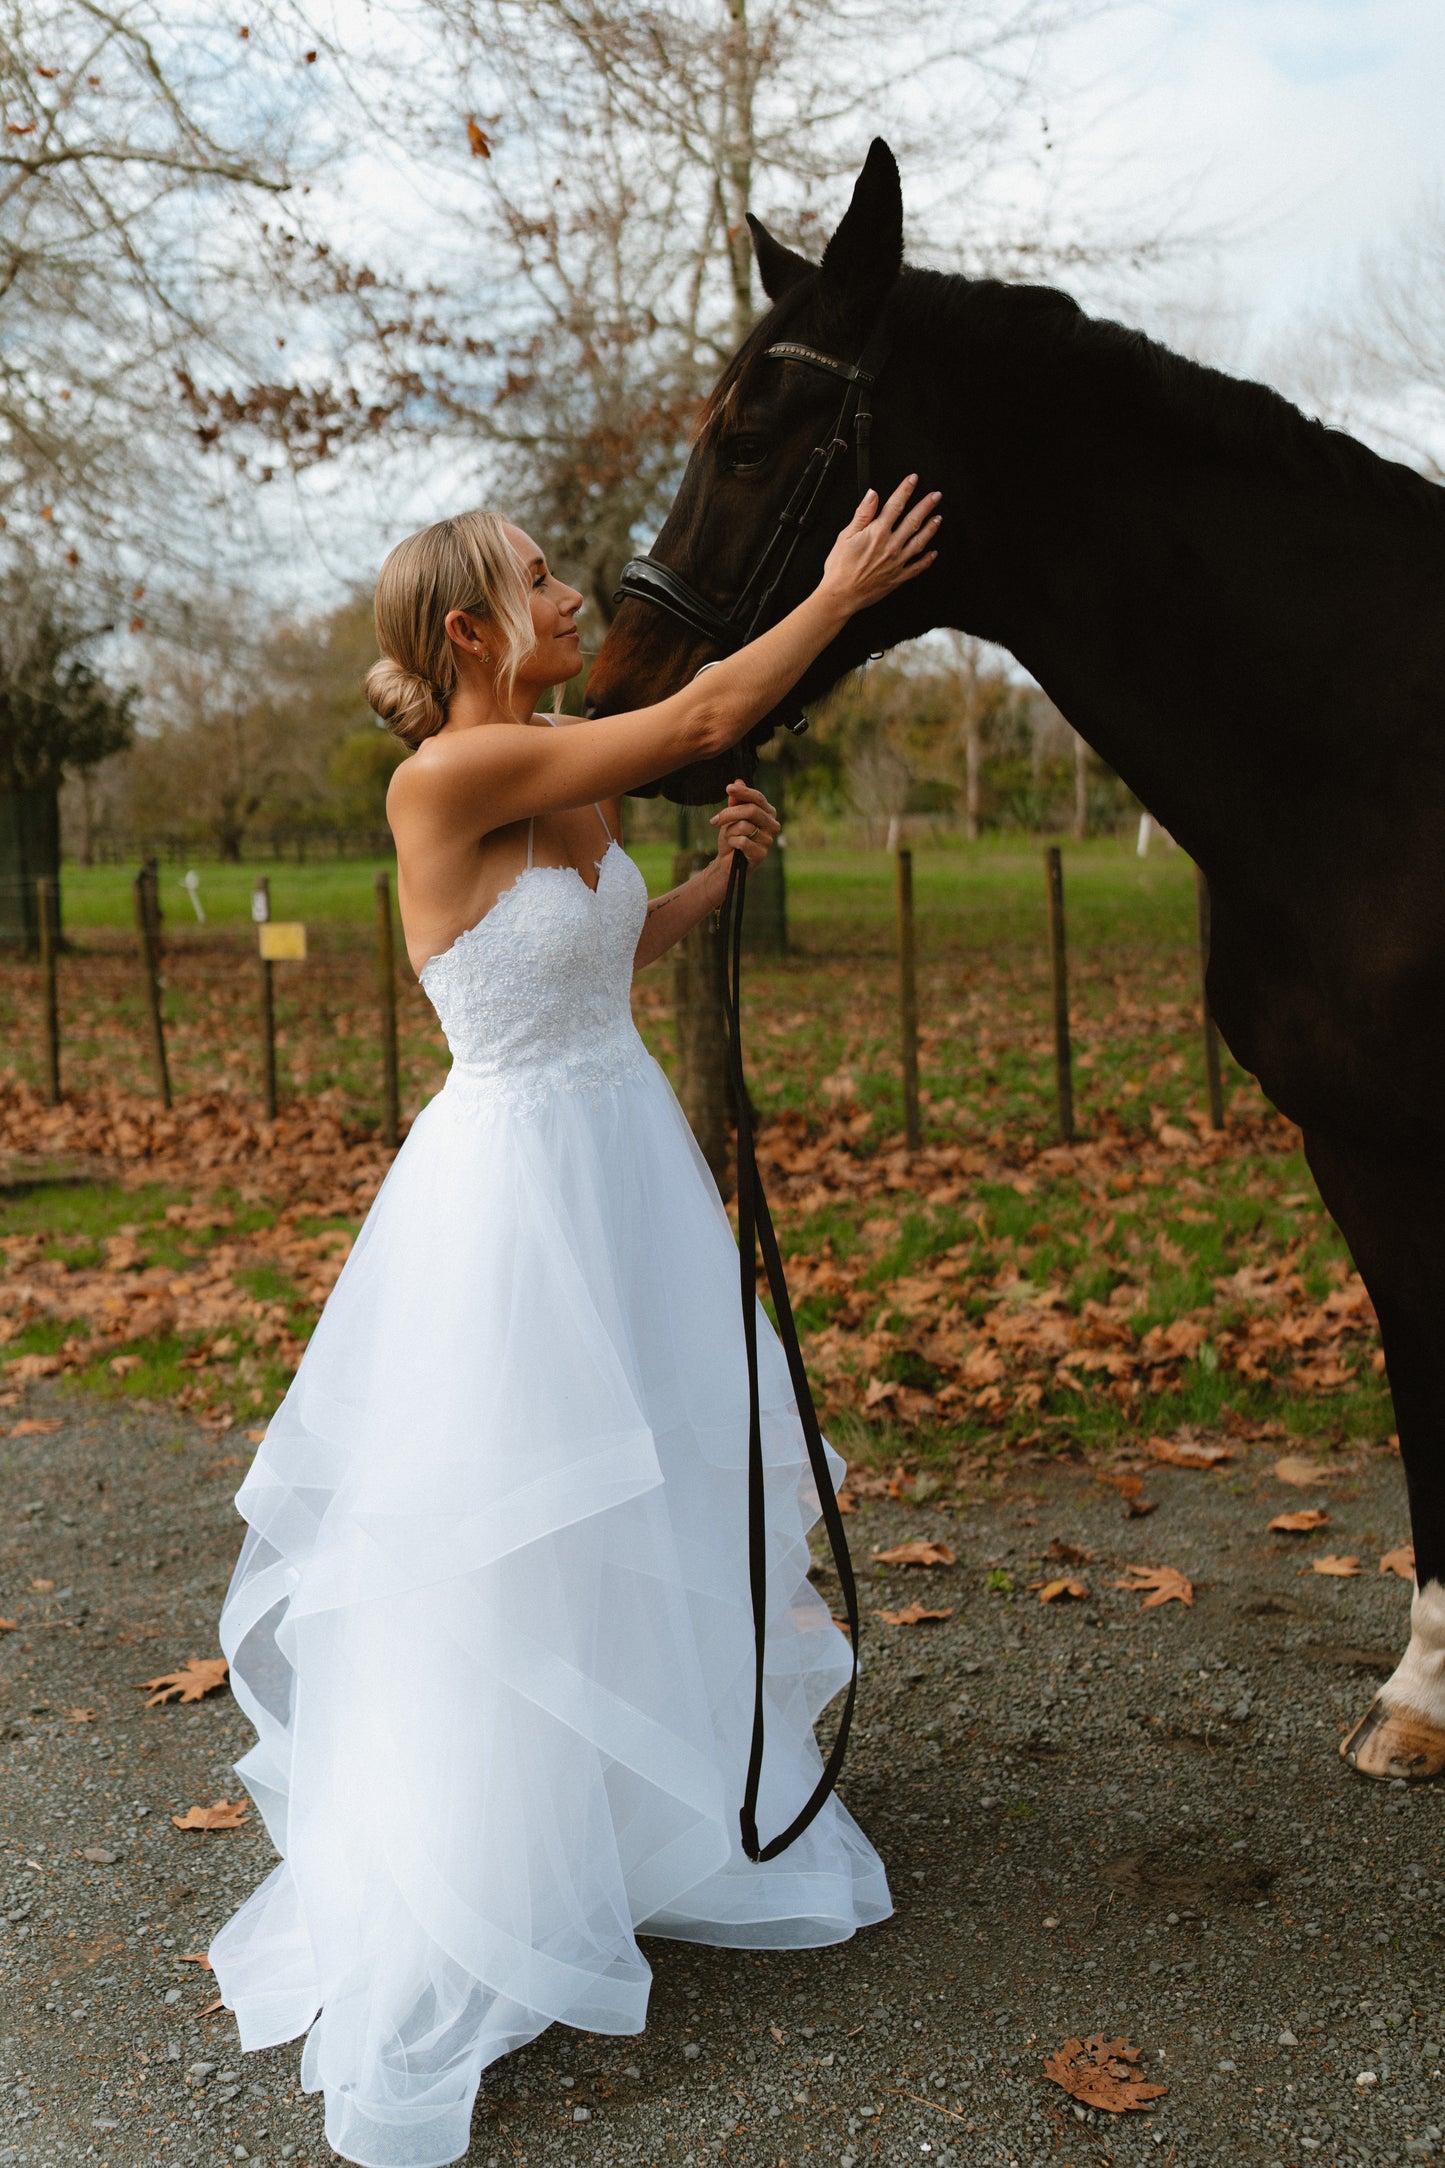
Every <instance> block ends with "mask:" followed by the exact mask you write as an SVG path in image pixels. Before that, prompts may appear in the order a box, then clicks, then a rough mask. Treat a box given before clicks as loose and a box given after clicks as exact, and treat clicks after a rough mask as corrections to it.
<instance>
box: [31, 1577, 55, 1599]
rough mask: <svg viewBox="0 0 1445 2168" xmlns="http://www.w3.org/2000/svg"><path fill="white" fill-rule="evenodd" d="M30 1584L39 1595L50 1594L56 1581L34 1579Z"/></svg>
mask: <svg viewBox="0 0 1445 2168" xmlns="http://www.w3.org/2000/svg"><path fill="white" fill-rule="evenodd" d="M30 1586H31V1587H32V1588H33V1589H34V1591H35V1593H36V1595H37V1596H48V1595H49V1594H50V1591H51V1590H52V1589H53V1588H54V1586H55V1583H54V1582H53V1581H46V1580H40V1581H32V1582H31V1584H30Z"/></svg>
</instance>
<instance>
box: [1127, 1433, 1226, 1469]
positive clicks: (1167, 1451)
mask: <svg viewBox="0 0 1445 2168" xmlns="http://www.w3.org/2000/svg"><path fill="white" fill-rule="evenodd" d="M1144 1450H1145V1452H1146V1453H1147V1454H1148V1455H1149V1458H1150V1459H1151V1460H1162V1461H1164V1462H1166V1463H1167V1465H1168V1466H1169V1467H1171V1468H1217V1467H1218V1465H1219V1463H1220V1462H1221V1461H1222V1460H1233V1458H1234V1447H1233V1446H1232V1445H1215V1444H1212V1443H1206V1442H1205V1440H1204V1439H1202V1438H1146V1439H1145V1441H1144Z"/></svg>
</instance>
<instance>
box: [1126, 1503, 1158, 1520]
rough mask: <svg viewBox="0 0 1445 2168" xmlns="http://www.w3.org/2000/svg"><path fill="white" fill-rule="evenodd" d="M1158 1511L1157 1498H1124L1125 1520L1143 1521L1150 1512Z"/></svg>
mask: <svg viewBox="0 0 1445 2168" xmlns="http://www.w3.org/2000/svg"><path fill="white" fill-rule="evenodd" d="M1158 1511H1159V1501H1158V1499H1157V1498H1126V1499H1125V1500H1124V1518H1125V1520H1126V1521H1145V1520H1147V1519H1148V1518H1149V1515H1150V1514H1151V1513H1157V1512H1158Z"/></svg>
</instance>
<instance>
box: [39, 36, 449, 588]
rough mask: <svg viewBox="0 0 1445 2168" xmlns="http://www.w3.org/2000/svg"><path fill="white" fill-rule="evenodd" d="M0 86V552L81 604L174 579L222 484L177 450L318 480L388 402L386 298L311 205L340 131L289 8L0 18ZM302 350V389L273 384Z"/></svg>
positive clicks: (330, 66)
mask: <svg viewBox="0 0 1445 2168" xmlns="http://www.w3.org/2000/svg"><path fill="white" fill-rule="evenodd" d="M323 78H324V81H323V80H321V79H323ZM0 86H3V94H4V109H5V129H4V133H3V134H0V514H3V520H4V546H5V547H6V548H7V549H12V550H13V548H14V547H15V546H17V545H19V546H23V547H25V548H28V549H29V550H31V551H32V552H34V553H36V554H38V555H39V556H41V557H43V558H46V559H48V560H49V561H50V562H52V563H53V564H54V565H55V566H56V567H57V569H58V570H59V571H61V572H62V573H63V572H64V571H65V570H66V569H67V568H68V569H71V570H73V571H74V572H75V574H76V577H77V581H79V582H83V583H84V584H85V585H86V586H87V588H88V589H90V590H91V591H93V588H94V583H95V581H96V579H97V577H98V576H99V575H100V574H102V573H103V572H109V571H113V570H116V568H119V569H120V570H122V571H127V572H128V573H129V576H130V579H131V582H132V584H134V582H135V573H136V570H137V568H138V567H140V566H144V565H146V564H147V563H152V564H156V563H158V564H161V565H168V566H169V567H170V568H172V569H173V570H174V569H176V568H178V567H179V568H182V569H184V568H186V567H188V566H192V565H194V563H195V561H196V557H197V555H198V554H199V553H200V552H201V550H202V549H206V548H208V547H214V545H215V543H216V541H217V540H218V539H219V537H218V535H217V533H216V531H215V529H212V530H211V531H210V532H209V533H206V534H205V535H204V539H202V528H201V521H202V519H203V517H204V515H205V513H206V511H207V498H208V497H209V498H214V497H215V496H216V495H217V494H218V493H222V492H223V491H224V487H225V482H226V477H227V475H228V474H229V475H231V476H232V477H233V478H234V475H235V467H234V464H233V462H232V461H231V460H230V459H229V458H227V459H226V460H225V461H222V460H220V459H216V460H213V461H212V463H211V465H210V468H209V470H208V472H207V475H206V485H207V486H206V489H205V490H204V491H201V490H200V489H198V487H197V483H198V479H199V470H198V469H197V467H196V466H195V463H194V462H190V463H188V462H187V461H186V459H185V457H184V454H185V452H186V450H187V449H189V450H191V451H194V450H196V449H198V448H204V447H206V446H212V447H219V446H221V445H222V444H223V443H228V441H229V439H230V438H231V437H232V435H233V434H234V432H235V431H236V430H238V429H243V428H244V427H245V426H246V425H247V424H254V423H258V422H262V421H264V423H265V424H266V432H265V433H266V434H267V436H268V439H269V441H270V442H271V444H272V445H273V446H280V447H282V448H283V449H282V452H281V454H280V456H281V457H283V458H285V457H293V456H294V457H295V458H296V459H307V458H311V459H314V458H316V457H318V456H324V454H325V453H326V452H327V451H328V450H330V449H331V448H333V447H334V446H335V444H336V443H338V442H339V441H341V440H342V438H343V437H344V436H345V435H346V434H347V433H348V432H350V433H352V434H355V433H356V432H357V431H358V430H363V429H365V428H367V427H368V426H375V425H376V424H377V422H378V420H379V419H381V418H385V416H386V415H387V414H388V413H391V412H394V411H395V410H396V407H397V405H398V404H399V402H400V401H401V400H402V399H403V398H404V397H405V396H407V395H408V394H407V390H406V389H405V388H400V387H397V386H387V385H386V383H385V380H386V378H387V372H388V367H389V363H388V362H387V360H386V359H385V357H383V358H382V360H381V361H379V362H378V361H377V360H376V359H375V357H376V356H377V355H379V354H381V351H382V346H383V344H384V342H381V341H379V340H378V339H377V337H376V336H375V334H376V331H377V327H378V326H379V324H380V323H381V322H382V320H383V319H384V318H385V317H386V315H387V314H388V312H389V313H390V314H391V315H393V316H395V315H396V314H397V313H398V312H397V311H396V310H395V309H394V308H392V307H391V302H392V298H393V297H391V296H390V295H387V294H386V293H385V289H384V287H383V285H382V282H380V281H379V280H378V279H377V278H376V275H375V274H374V273H372V272H369V271H368V270H367V269H366V268H365V267H364V266H360V265H357V264H354V263H350V262H348V261H347V260H346V258H345V256H344V255H343V253H342V252H341V251H340V250H339V249H338V248H337V247H336V246H335V245H334V238H332V237H329V236H328V235H327V234H326V233H324V232H323V231H321V230H320V225H319V223H318V222H317V221H316V220H315V219H314V217H313V214H312V212H311V210H310V208H309V207H308V205H307V202H306V200H305V199H306V196H307V192H308V186H309V184H310V183H311V182H313V181H314V180H315V179H316V178H317V177H318V175H319V174H320V173H322V172H323V171H324V169H325V167H326V163H327V158H328V154H329V153H331V152H332V151H334V150H336V149H337V147H338V141H342V142H344V138H345V134H346V126H347V123H348V121H350V122H353V123H354V118H355V113H354V102H353V101H351V100H350V98H349V94H348V92H347V88H346V78H345V74H344V71H343V69H342V67H341V66H340V64H339V61H338V56H337V54H336V53H335V51H334V50H332V49H330V48H328V46H327V44H326V41H325V39H324V38H323V37H322V36H321V34H320V33H319V31H318V30H317V28H316V27H315V25H314V24H313V23H312V22H311V20H310V19H309V18H308V16H307V14H306V12H305V10H304V8H303V7H302V6H300V5H297V4H294V0H260V4H259V5H258V6H256V7H255V8H248V10H247V12H246V14H245V17H244V19H241V20H232V19H224V20H223V19H221V18H216V17H211V18H209V19H207V18H202V17H197V16H195V15H193V14H192V13H190V12H188V11H182V10H179V9H177V8H175V7H173V6H169V5H167V0H0ZM298 333H300V334H303V335H304V344H305V345H306V347H307V348H308V350H309V351H310V353H311V357H312V366H313V368H315V369H316V381H315V382H313V383H311V384H309V385H308V384H306V383H303V382H301V381H299V380H297V379H295V378H293V377H289V376H288V374H287V373H286V362H285V354H286V348H287V340H288V337H290V338H292V339H295V338H296V336H297V334H298ZM328 333H329V334H330V335H329V336H328ZM348 341H349V342H350V343H351V345H352V347H353V349H354V353H355V356H356V359H357V362H358V364H359V366H354V367H352V368H351V370H350V372H349V375H350V380H349V381H348V380H347V378H348V371H347V370H345V369H338V366H337V365H336V362H335V360H334V352H333V350H334V349H335V348H337V347H339V346H341V345H343V344H344V343H346V342H348ZM363 351H365V352H366V353H368V354H370V355H371V356H372V357H373V359H372V363H371V365H370V366H371V374H372V376H373V378H374V379H375V380H376V381H375V382H374V383H373V384H372V386H371V388H370V390H369V392H367V393H363V391H362V390H361V389H359V388H358V378H364V377H365V375H366V370H367V366H368V364H367V363H366V362H364V361H362V360H361V356H362V353H363ZM318 353H319V354H323V355H325V356H326V361H325V366H324V367H320V368H317V367H316V362H317V356H318ZM246 457H247V455H246V454H245V453H244V452H243V453H242V460H243V463H244V461H245V459H246ZM269 457H270V459H272V460H275V459H276V458H277V457H278V453H277V451H276V450H275V449H272V450H271V452H270V453H269ZM261 471H262V468H261V465H253V466H252V467H251V469H250V471H249V473H248V475H247V479H248V480H253V479H255V478H257V477H258V476H259V474H260V473H261ZM230 510H231V512H232V514H234V510H235V507H234V505H232V507H230ZM131 599H132V600H133V601H134V602H135V603H136V604H137V605H139V604H140V602H141V601H142V599H143V598H142V597H141V596H139V595H133V596H132V598H131ZM147 607H149V605H147ZM138 614H139V613H138Z"/></svg>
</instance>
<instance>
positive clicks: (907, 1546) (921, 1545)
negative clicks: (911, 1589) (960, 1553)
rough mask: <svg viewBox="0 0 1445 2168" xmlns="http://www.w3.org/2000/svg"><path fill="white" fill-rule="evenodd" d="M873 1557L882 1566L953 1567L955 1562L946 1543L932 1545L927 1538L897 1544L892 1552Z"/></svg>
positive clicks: (876, 1553) (875, 1554) (875, 1553)
mask: <svg viewBox="0 0 1445 2168" xmlns="http://www.w3.org/2000/svg"><path fill="white" fill-rule="evenodd" d="M873 1556H874V1557H875V1558H876V1559H877V1561H878V1563H879V1565H880V1566H951V1565H952V1564H953V1562H954V1556H953V1552H952V1551H951V1550H950V1549H949V1547H948V1545H947V1544H946V1543H932V1542H930V1541H929V1540H928V1539H927V1538H926V1537H925V1538H923V1539H922V1540H921V1541H919V1542H917V1543H896V1544H895V1545H894V1546H893V1549H892V1550H891V1551H875V1552H874V1553H873Z"/></svg>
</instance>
